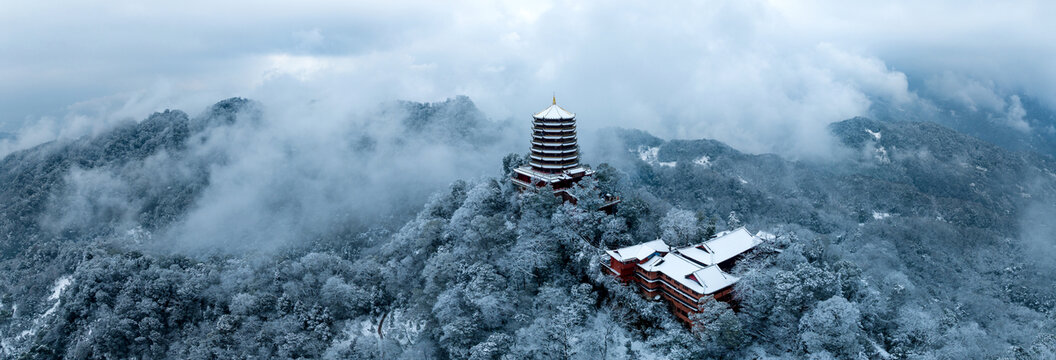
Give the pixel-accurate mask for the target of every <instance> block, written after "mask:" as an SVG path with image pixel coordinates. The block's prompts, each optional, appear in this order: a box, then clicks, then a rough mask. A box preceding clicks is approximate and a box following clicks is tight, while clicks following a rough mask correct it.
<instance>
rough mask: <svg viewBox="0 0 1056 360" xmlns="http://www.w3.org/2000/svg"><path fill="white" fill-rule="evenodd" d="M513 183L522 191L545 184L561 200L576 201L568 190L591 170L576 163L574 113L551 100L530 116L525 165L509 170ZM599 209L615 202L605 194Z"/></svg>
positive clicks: (576, 143)
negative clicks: (529, 140) (529, 135)
mask: <svg viewBox="0 0 1056 360" xmlns="http://www.w3.org/2000/svg"><path fill="white" fill-rule="evenodd" d="M513 172H514V173H513V178H512V179H511V181H513V183H514V184H516V185H518V186H520V187H521V188H522V189H531V188H536V187H545V186H547V185H549V186H550V187H552V188H553V189H554V194H555V195H558V196H560V197H562V198H564V199H565V200H568V201H572V202H575V201H576V199H575V197H573V196H572V195H571V194H570V193H569V192H568V189H569V188H571V187H572V185H573V184H575V183H576V182H578V181H580V180H582V179H583V178H585V177H588V176H592V175H594V170H591V169H590V168H589V167H586V166H583V165H581V164H580V163H579V142H578V141H577V140H576V114H574V113H572V112H569V111H568V110H565V109H563V108H561V107H560V106H558V105H557V97H554V99H553V102H552V103H551V104H550V107H548V108H546V109H543V111H540V112H538V113H535V114H534V115H532V146H531V155H530V156H529V159H528V165H524V166H521V167H518V168H516V169H513ZM605 200H606V204H605V206H604V207H603V208H611V207H612V206H614V205H615V204H616V203H618V202H619V199H618V198H616V197H614V196H611V195H607V196H606V199H605Z"/></svg>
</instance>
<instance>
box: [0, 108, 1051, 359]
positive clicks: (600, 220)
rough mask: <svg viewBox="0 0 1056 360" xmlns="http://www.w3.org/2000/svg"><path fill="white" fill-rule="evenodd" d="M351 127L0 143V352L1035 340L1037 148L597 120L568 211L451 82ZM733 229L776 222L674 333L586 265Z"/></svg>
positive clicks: (898, 130)
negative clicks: (522, 176) (746, 141)
mask: <svg viewBox="0 0 1056 360" xmlns="http://www.w3.org/2000/svg"><path fill="white" fill-rule="evenodd" d="M350 123H351V125H347V126H337V127H336V130H335V129H332V128H325V129H324V130H325V131H320V132H318V133H313V132H310V131H309V132H307V133H306V134H298V133H297V131H296V129H293V130H291V129H289V128H284V127H282V126H280V125H277V124H275V123H273V122H271V121H270V120H269V118H268V115H267V110H266V108H265V107H263V106H261V105H260V104H255V103H253V102H249V101H246V100H241V99H231V100H225V101H223V102H221V103H218V104H217V105H214V106H213V107H211V108H210V109H207V110H206V111H205V112H204V113H203V114H202V115H198V116H194V117H191V116H188V115H186V114H184V113H182V112H178V111H168V112H163V113H158V114H154V115H152V116H150V117H149V118H147V119H146V120H144V121H141V122H138V123H135V122H130V123H127V124H123V125H121V126H118V127H117V128H115V129H113V130H112V131H110V132H106V133H104V134H101V135H99V136H96V137H90V138H85V139H78V140H73V141H59V142H54V143H49V144H44V145H41V146H38V147H36V148H33V149H27V150H23V151H20V152H16V153H13V154H11V155H9V156H7V157H6V158H5V159H4V160H3V162H2V163H0V187H2V188H0V200H2V201H0V206H2V207H3V208H2V212H0V218H2V221H3V222H2V223H0V233H3V234H4V235H3V236H5V238H4V242H3V255H4V256H3V257H2V259H3V260H2V262H0V345H2V347H0V357H3V358H58V357H63V358H128V357H139V358H164V357H169V358H260V357H278V358H319V357H329V358H414V359H417V358H442V359H443V358H456V359H463V358H471V359H498V358H511V359H512V358H584V359H594V358H700V357H714V358H746V357H747V358H752V357H754V358H804V357H808V356H809V357H815V358H830V357H835V358H957V359H960V358H994V357H1009V358H1044V357H1046V356H1050V357H1051V356H1052V355H1053V354H1054V351H1056V336H1054V335H1053V334H1054V331H1056V329H1054V326H1056V321H1054V320H1053V314H1052V308H1053V306H1054V305H1056V293H1054V290H1053V288H1052V286H1051V284H1052V283H1053V280H1054V279H1053V274H1054V272H1053V270H1054V266H1053V264H1052V262H1051V261H1050V260H1049V259H1050V258H1051V256H1052V255H1053V254H1056V251H1053V242H1052V239H1053V237H1052V236H1053V231H1052V229H1051V227H1047V226H1048V225H1047V224H1048V223H1047V221H1048V219H1051V217H1050V216H1049V215H1051V214H1053V213H1056V210H1054V209H1053V207H1052V204H1053V199H1056V187H1054V184H1056V175H1054V171H1056V165H1054V162H1053V161H1052V159H1051V158H1049V157H1045V156H1041V155H1036V154H1032V153H1020V152H1012V151H1008V150H1005V149H1003V148H999V147H996V146H992V145H990V144H988V143H986V142H983V141H981V140H978V139H976V138H973V137H970V136H966V135H963V134H960V133H958V132H955V131H953V130H950V129H948V128H944V127H942V126H938V125H934V124H931V123H920V122H912V123H910V122H905V123H903V122H896V123H893V122H879V121H873V120H869V119H863V118H856V119H850V120H847V121H843V122H838V123H835V124H833V125H832V126H831V131H832V133H833V135H834V136H835V137H836V138H837V139H839V141H840V142H841V145H840V149H842V150H840V151H842V152H843V154H841V155H840V156H836V157H835V160H831V161H829V160H827V161H815V162H810V161H789V160H786V159H784V158H782V157H780V156H777V155H769V154H764V155H753V154H745V153H741V152H739V151H737V150H736V149H733V148H730V147H728V146H726V145H724V144H722V143H720V142H717V141H714V140H670V141H667V140H662V139H658V138H655V137H653V136H651V135H649V134H647V133H644V132H641V131H636V130H619V129H610V130H606V131H605V133H606V136H599V137H597V138H599V139H607V140H606V141H605V142H604V143H600V144H597V145H598V148H599V149H607V151H597V152H596V153H594V154H590V153H589V152H588V153H587V156H592V157H593V159H595V160H596V161H597V164H596V166H594V168H595V169H596V170H597V171H598V174H597V176H596V181H587V182H584V183H582V186H581V187H579V188H577V189H575V190H574V192H575V193H576V194H577V195H578V197H579V198H580V199H583V200H582V201H580V202H579V203H577V204H576V205H571V204H562V203H560V202H559V201H558V200H557V199H556V198H555V197H553V196H552V195H551V194H549V193H547V192H546V191H545V190H544V191H540V192H528V193H519V192H518V191H516V189H515V188H514V187H513V186H511V184H510V183H509V181H507V177H508V176H509V171H510V169H511V168H512V167H514V166H517V165H518V164H520V163H522V162H523V161H524V158H523V156H522V155H509V156H506V157H505V158H504V159H502V160H501V161H500V158H501V155H496V154H503V153H506V152H508V151H506V150H507V148H508V146H509V145H510V144H514V145H515V146H514V147H513V148H512V149H513V150H515V151H516V150H519V149H520V147H521V146H522V145H523V144H524V142H523V140H519V139H517V138H515V137H511V134H514V133H516V132H515V131H511V130H510V127H511V126H512V125H510V124H508V123H502V122H493V121H490V120H488V119H486V117H484V115H483V114H482V113H481V112H480V111H479V110H477V109H476V107H475V106H474V105H473V103H472V102H471V101H470V100H469V99H468V98H464V97H459V98H455V99H451V100H448V101H446V102H441V103H434V104H418V103H396V104H389V105H387V106H386V107H383V108H382V109H381V110H379V111H376V112H373V113H371V115H370V116H368V117H367V118H365V119H353V120H350ZM383 124H384V125H383ZM392 124H398V125H395V126H393V125H392ZM290 133H292V135H288V134H290ZM510 139H513V140H510ZM518 140H519V141H518ZM263 144H268V146H263ZM246 148H248V149H251V151H242V150H241V149H246ZM601 162H604V163H606V164H602V163H601ZM474 163H476V164H482V165H480V167H479V168H478V167H471V166H470V167H467V166H469V165H464V164H474ZM459 164H463V165H459ZM454 165H459V166H462V167H459V168H458V171H453V172H444V171H443V170H442V169H443V168H444V167H453V166H454ZM482 174H483V176H481V175H482ZM423 179H425V180H423ZM455 179H462V180H455ZM603 192H611V193H616V194H619V195H621V196H622V198H623V200H624V201H623V203H621V204H620V206H619V211H618V212H617V213H616V214H615V215H607V214H605V213H602V212H598V211H595V209H597V206H598V205H599V203H598V201H599V200H597V199H598V198H599V194H601V193H603ZM389 193H392V194H389ZM427 194H431V195H427ZM740 225H746V226H748V227H749V228H750V229H751V230H753V231H758V230H763V231H768V232H771V233H773V234H775V235H776V238H775V239H773V240H771V241H768V242H767V243H765V244H764V245H763V246H762V247H761V248H760V249H759V250H758V251H756V252H754V253H753V254H752V255H751V256H749V257H748V258H747V259H745V260H744V261H742V262H741V263H740V264H739V265H738V266H737V267H736V268H735V269H733V272H734V273H736V274H737V275H739V276H741V277H742V281H741V282H740V283H738V284H737V287H736V291H737V294H738V297H739V301H740V304H741V308H740V310H739V311H738V312H734V311H732V310H731V309H730V308H729V307H728V306H726V305H724V304H722V303H713V304H711V307H709V308H708V309H707V311H705V313H704V314H703V315H702V316H701V319H700V324H699V326H697V327H695V328H694V329H688V328H686V327H684V326H683V325H682V324H681V323H679V322H677V321H676V320H675V319H674V318H673V317H672V316H671V315H670V314H669V313H668V311H667V309H666V308H665V307H664V303H662V302H650V301H646V300H644V299H642V298H641V297H639V296H638V295H637V293H636V292H634V291H633V289H632V288H629V287H624V286H620V285H618V284H616V283H615V282H613V281H612V280H611V279H609V278H608V277H605V276H602V275H601V274H600V272H599V271H598V270H599V269H598V263H597V262H598V261H599V260H600V259H601V257H600V255H601V254H602V249H604V248H607V247H615V246H622V245H628V244H632V243H636V242H641V241H648V240H652V239H655V238H657V237H660V238H663V239H665V240H666V241H672V242H673V241H682V240H684V239H678V238H675V237H676V235H673V234H676V233H677V234H681V235H685V234H686V231H689V233H692V234H696V235H695V236H700V235H702V234H704V233H706V232H708V231H709V228H714V229H715V230H723V229H727V228H732V227H735V226H740ZM675 228H677V229H678V230H679V231H678V232H676V231H672V230H673V229H675ZM681 235H680V236H681Z"/></svg>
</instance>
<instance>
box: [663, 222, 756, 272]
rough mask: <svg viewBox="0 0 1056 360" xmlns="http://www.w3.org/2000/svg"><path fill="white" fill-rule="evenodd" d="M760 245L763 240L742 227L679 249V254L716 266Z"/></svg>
mask: <svg viewBox="0 0 1056 360" xmlns="http://www.w3.org/2000/svg"><path fill="white" fill-rule="evenodd" d="M760 243H762V239H760V238H758V237H755V236H752V233H750V232H748V230H747V229H745V228H743V227H741V228H737V229H736V230H732V231H724V232H721V233H719V236H718V237H716V238H714V239H711V240H708V241H705V242H704V243H701V244H699V245H694V246H688V247H684V248H681V249H678V253H679V254H682V255H683V256H685V257H687V258H689V259H690V260H693V261H696V262H697V263H700V264H703V265H705V266H707V265H715V264H718V263H721V262H723V261H726V260H729V259H731V258H733V257H734V256H737V255H740V254H743V253H744V252H746V251H748V250H751V249H752V248H754V247H756V246H757V245H759V244H760Z"/></svg>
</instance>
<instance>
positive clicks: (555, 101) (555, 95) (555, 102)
mask: <svg viewBox="0 0 1056 360" xmlns="http://www.w3.org/2000/svg"><path fill="white" fill-rule="evenodd" d="M553 105H557V94H554V103H553Z"/></svg>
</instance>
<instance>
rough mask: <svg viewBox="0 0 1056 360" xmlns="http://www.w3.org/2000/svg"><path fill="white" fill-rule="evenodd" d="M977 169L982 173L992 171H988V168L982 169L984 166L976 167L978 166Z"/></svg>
mask: <svg viewBox="0 0 1056 360" xmlns="http://www.w3.org/2000/svg"><path fill="white" fill-rule="evenodd" d="M975 169H976V170H979V171H982V172H987V171H990V170H988V169H987V168H984V167H982V166H979V165H976V166H975Z"/></svg>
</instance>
